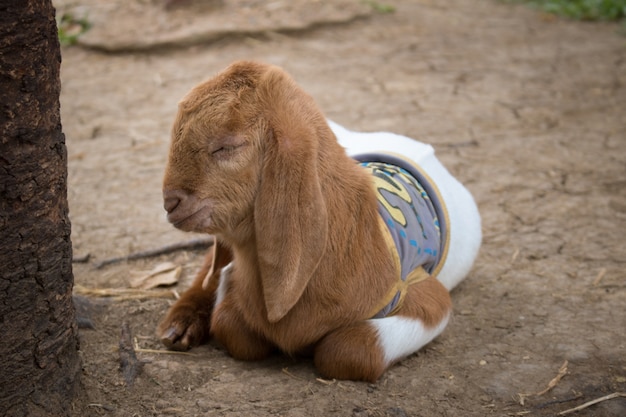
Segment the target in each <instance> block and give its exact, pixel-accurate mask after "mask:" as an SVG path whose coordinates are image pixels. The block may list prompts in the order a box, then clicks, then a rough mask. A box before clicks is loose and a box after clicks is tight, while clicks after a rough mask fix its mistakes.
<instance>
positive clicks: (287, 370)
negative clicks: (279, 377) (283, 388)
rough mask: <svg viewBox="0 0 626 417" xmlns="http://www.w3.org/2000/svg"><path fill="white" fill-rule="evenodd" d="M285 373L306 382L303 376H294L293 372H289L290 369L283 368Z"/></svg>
mask: <svg viewBox="0 0 626 417" xmlns="http://www.w3.org/2000/svg"><path fill="white" fill-rule="evenodd" d="M283 373H284V374H286V375H289V376H290V377H292V378H295V379H299V380H301V381H306V379H305V378H302V377H301V376H298V375H295V374H292V373H291V371H289V368H283Z"/></svg>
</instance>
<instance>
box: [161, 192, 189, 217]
mask: <svg viewBox="0 0 626 417" xmlns="http://www.w3.org/2000/svg"><path fill="white" fill-rule="evenodd" d="M181 194H182V193H181V191H179V190H163V208H164V209H165V211H167V212H168V213H171V212H172V211H174V210H175V209H176V207H178V205H179V204H180V202H181V201H182V200H183V197H184V196H182V195H181Z"/></svg>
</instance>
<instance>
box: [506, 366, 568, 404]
mask: <svg viewBox="0 0 626 417" xmlns="http://www.w3.org/2000/svg"><path fill="white" fill-rule="evenodd" d="M567 364H568V361H567V360H565V362H563V365H561V368H560V369H559V373H558V374H557V376H555V377H554V378H552V380H551V381H550V382H548V386H547V387H546V389H544V390H543V391H539V392H537V393H535V394H517V395H518V396H519V403H520V405H522V406H523V405H524V402H525V400H526V398H528V397H539V396H541V395H543V394H545V393H546V392H548V391H550V390H551V389H552V388H554V387H555V386H556V384H558V383H559V381H560V380H561V379H562V378H563V377H564V376H565V375H567Z"/></svg>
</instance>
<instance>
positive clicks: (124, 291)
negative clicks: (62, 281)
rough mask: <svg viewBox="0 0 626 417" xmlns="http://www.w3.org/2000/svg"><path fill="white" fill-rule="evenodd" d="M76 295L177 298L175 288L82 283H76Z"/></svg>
mask: <svg viewBox="0 0 626 417" xmlns="http://www.w3.org/2000/svg"><path fill="white" fill-rule="evenodd" d="M74 294H75V295H84V296H92V297H111V298H113V299H115V300H117V301H122V300H145V299H150V298H172V297H173V298H176V292H174V291H173V290H160V291H155V290H137V289H131V288H86V287H83V286H82V285H78V284H75V285H74Z"/></svg>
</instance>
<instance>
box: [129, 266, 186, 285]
mask: <svg viewBox="0 0 626 417" xmlns="http://www.w3.org/2000/svg"><path fill="white" fill-rule="evenodd" d="M182 270H183V268H182V267H181V266H177V265H176V264H173V263H172V262H165V263H162V264H159V265H157V266H155V267H154V268H153V269H152V270H151V271H147V272H146V271H143V272H140V274H141V275H140V276H138V277H135V278H131V279H130V286H131V287H132V288H140V289H142V290H148V289H151V288H156V287H159V286H165V285H174V284H176V283H178V278H180V274H181V272H182Z"/></svg>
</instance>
